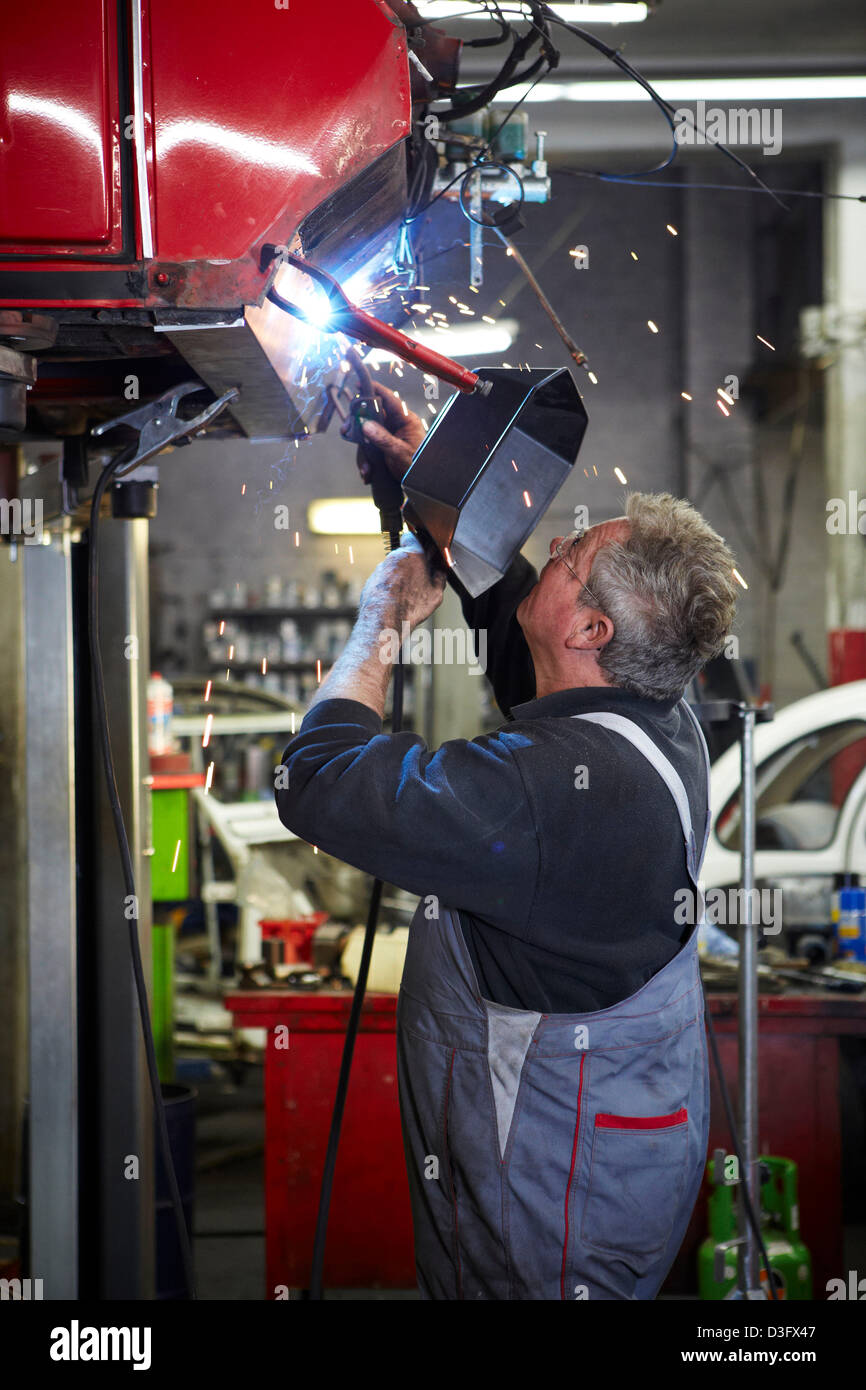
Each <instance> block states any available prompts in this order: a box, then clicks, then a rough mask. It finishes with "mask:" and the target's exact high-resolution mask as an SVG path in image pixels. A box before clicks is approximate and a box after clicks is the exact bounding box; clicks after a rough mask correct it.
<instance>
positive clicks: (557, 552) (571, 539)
mask: <svg viewBox="0 0 866 1390" xmlns="http://www.w3.org/2000/svg"><path fill="white" fill-rule="evenodd" d="M585 535H586V527H581V528H580V530H578V531H572V533H571V535H570V536H563V538H562V540H561V541H560V542H559V545H557V546H554V548H553V556H554V559H556V560H561V561H562V563H563V564H564V565H565V568H566V569H567V570H568V571H569V572H570V573H571V574H573V575H574V577H575V579H576V580H577V582H578V584H580V586H581V588H582V590H583V592H584V593H587V594H588V595H589V597H590V599H591V600H592V602H593V604H594V605H595V607H596V608H601V604H600V603H599V601H598V599H597V598H596V596H595V594H594V593H593V592H592V590H591V589H590V587H589V585H588V584H584V582H583V580H582V579H581V577H580V575H579V574H578V573H577V571H576V570H573V569H572V568H571V565H570V564H569V563H568V561H567V560H566V558H565V555H564V554H563V550H565V549H567V550H568V552H569V553H571V551H572V550H573V549H574V547H575V546H576V545H577V544H578V542H579V541H582V540H583V538H584V536H585ZM581 601H582V600H581Z"/></svg>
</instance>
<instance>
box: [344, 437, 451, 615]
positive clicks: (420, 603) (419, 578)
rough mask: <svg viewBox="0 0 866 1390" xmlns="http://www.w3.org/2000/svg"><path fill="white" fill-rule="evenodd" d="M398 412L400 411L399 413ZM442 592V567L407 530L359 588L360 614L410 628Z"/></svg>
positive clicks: (432, 608)
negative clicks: (403, 624)
mask: <svg viewBox="0 0 866 1390" xmlns="http://www.w3.org/2000/svg"><path fill="white" fill-rule="evenodd" d="M400 413H401V415H402V413H403V412H402V411H401V412H400ZM444 592H445V567H444V565H443V564H442V562H441V561H440V560H439V557H438V556H435V557H433V559H432V560H431V558H430V556H429V555H428V554H427V552H426V551H425V550H424V548H423V546H422V545H421V543H420V542H419V541H418V540H416V539H415V537H414V536H413V535H411V534H410V533H408V532H407V533H406V534H405V535H404V536H403V538H402V540H401V541H400V545H399V548H398V549H397V550H392V551H391V553H390V555H386V557H385V559H384V560H382V561H381V563H380V564H379V565H377V566H376V568H375V569H374V571H373V573H372V574H371V575H370V578H369V579H368V580H367V582H366V584H365V585H364V588H363V590H362V591H361V601H360V612H359V616H360V615H361V614H370V615H375V616H376V617H377V618H378V619H379V620H380V621H381V622H382V623H383V624H391V625H393V626H394V627H397V628H399V626H400V624H401V623H403V622H408V623H409V626H410V629H411V628H414V627H417V625H418V624H419V623H423V621H424V619H425V618H429V617H430V614H431V613H433V612H435V611H436V609H437V608H438V607H439V605H440V603H441V602H442V595H443V593H444Z"/></svg>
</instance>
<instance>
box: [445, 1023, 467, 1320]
mask: <svg viewBox="0 0 866 1390" xmlns="http://www.w3.org/2000/svg"><path fill="white" fill-rule="evenodd" d="M456 1055H457V1049H456V1048H455V1049H454V1050H453V1051H452V1053H451V1065H450V1066H449V1068H448V1083H447V1085H446V1087H445V1109H444V1112H443V1115H442V1137H443V1139H444V1141H445V1153H446V1154H447V1153H448V1101H449V1098H450V1096H451V1074H452V1072H453V1071H454V1058H455V1057H456ZM448 1180H449V1182H450V1184H451V1205H452V1206H453V1208H454V1258H455V1260H456V1262H457V1297H458V1298H462V1297H463V1271H462V1269H461V1268H460V1230H459V1227H458V1224H457V1193H456V1191H455V1189H454V1174H453V1173H452V1171H451V1159H450V1158H449V1159H448Z"/></svg>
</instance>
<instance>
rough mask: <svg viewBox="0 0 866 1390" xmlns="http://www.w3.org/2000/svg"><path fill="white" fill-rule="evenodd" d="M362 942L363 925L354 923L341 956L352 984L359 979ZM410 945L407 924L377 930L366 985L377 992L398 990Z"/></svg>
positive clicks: (344, 972)
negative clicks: (358, 925) (387, 929)
mask: <svg viewBox="0 0 866 1390" xmlns="http://www.w3.org/2000/svg"><path fill="white" fill-rule="evenodd" d="M363 945H364V928H363V927H355V928H354V930H353V931H350V932H349V936H348V939H347V941H346V944H345V946H344V947H343V956H342V969H343V974H344V975H348V977H349V979H350V980H351V981H352V983H353V984H356V983H357V980H358V970H359V968H360V965H361V950H362V947H363ZM408 945H409V928H408V927H395V929H394V931H391V932H386V931H377V932H376V937H375V940H374V941H373V953H372V956H371V958H370V973H369V975H368V977H367V988H368V989H369V990H371V991H372V992H373V993H374V994H399V992H400V980H401V979H402V977H403V966H404V964H405V961H406V950H407V947H408Z"/></svg>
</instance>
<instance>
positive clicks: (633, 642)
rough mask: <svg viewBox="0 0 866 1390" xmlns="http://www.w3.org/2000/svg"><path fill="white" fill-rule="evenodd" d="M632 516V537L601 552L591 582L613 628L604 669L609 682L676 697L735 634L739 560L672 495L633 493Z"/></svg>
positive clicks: (602, 656) (602, 657)
mask: <svg viewBox="0 0 866 1390" xmlns="http://www.w3.org/2000/svg"><path fill="white" fill-rule="evenodd" d="M626 516H627V517H628V520H629V521H630V522H631V531H630V534H629V536H628V538H627V539H626V540H625V541H619V542H617V541H615V542H612V543H611V544H609V545H604V546H602V548H601V549H600V550H599V551H597V553H596V555H595V558H594V560H593V563H592V569H591V571H590V574H589V578H588V580H587V584H588V586H589V588H590V589H591V590H592V593H593V594H594V596H595V598H596V599H597V600H598V606H600V607H601V609H602V612H604V613H606V614H607V616H608V617H609V618H611V619H612V620H613V625H614V634H613V637H612V638H611V640H610V642H609V643H608V644H607V646H606V647H604V648H603V650H602V651H601V652H599V656H598V664H599V666H600V668H601V670H602V672H603V673H604V677H605V679H606V680H607V681H608V682H609V683H610V684H611V685H616V686H620V687H621V688H622V689H624V690H630V691H632V692H633V694H635V695H641V696H643V697H644V698H646V699H650V700H676V699H679V698H680V697H681V696H682V694H683V691H684V690H685V688H686V686H687V685H688V684H689V682H690V681H691V680H693V679H694V677H695V676H696V675H697V673H698V671H699V670H700V669H701V667H702V666H703V665H704V664H705V663H706V662H707V661H709V660H710V658H711V657H714V656H718V655H719V653H720V652H721V651H722V649H723V647H724V643H725V638H726V637H727V635H728V633H729V632H730V630H731V625H732V624H733V621H734V613H735V610H736V595H737V590H736V588H735V583H736V581H735V580H734V577H733V569H734V556H733V555H732V554H731V551H730V550H729V549H728V547H727V546H726V545H725V542H724V540H723V539H722V537H721V536H719V535H717V534H716V532H715V531H714V530H713V529H712V527H711V526H709V525H708V524H707V522H706V521H705V520H704V518H703V517H702V516H701V515H700V513H699V512H697V511H695V509H694V507H692V506H690V505H689V503H688V502H685V501H683V500H682V498H680V497H672V496H671V495H670V493H667V492H659V493H647V492H633V493H631V494H630V496H629V498H628V501H627V503H626Z"/></svg>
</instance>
